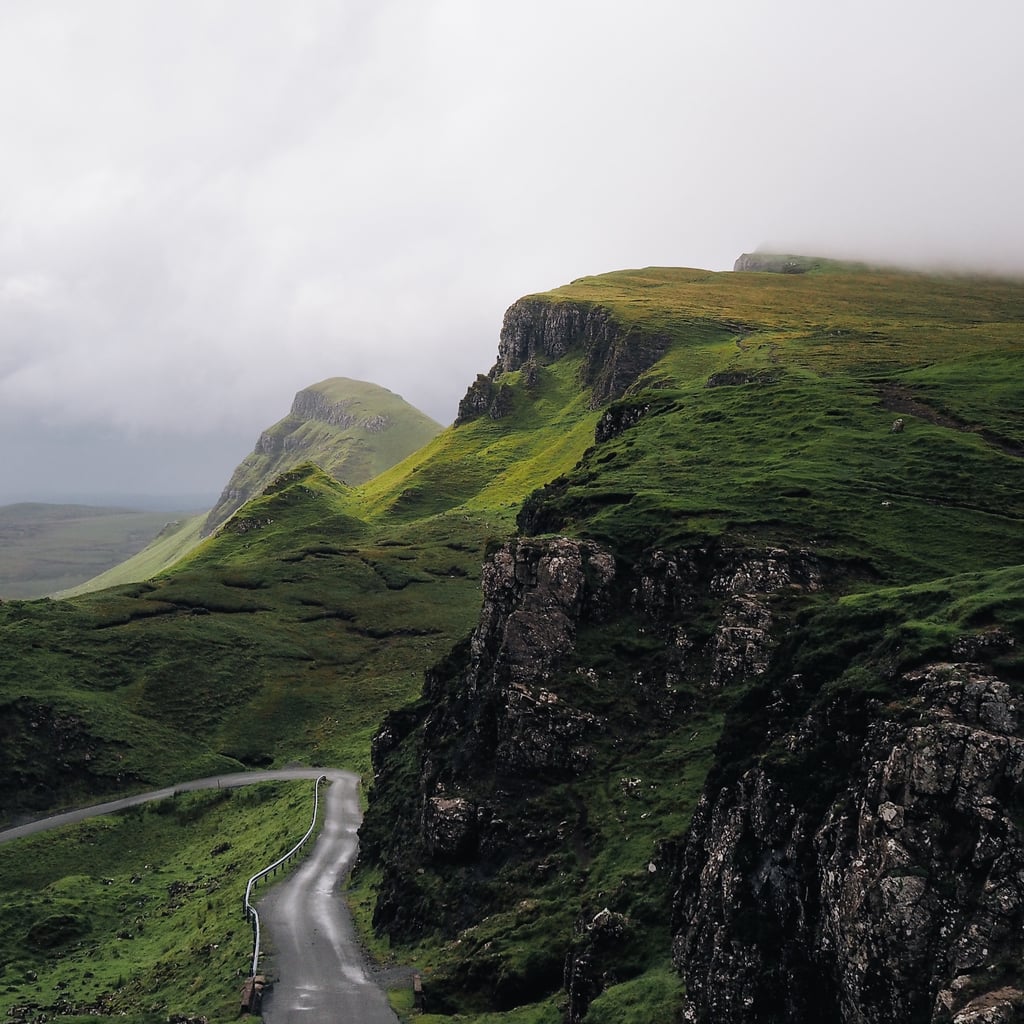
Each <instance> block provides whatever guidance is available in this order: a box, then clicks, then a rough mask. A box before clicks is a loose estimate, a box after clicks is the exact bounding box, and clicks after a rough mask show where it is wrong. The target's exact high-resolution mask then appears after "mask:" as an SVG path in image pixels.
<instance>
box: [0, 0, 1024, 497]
mask: <svg viewBox="0 0 1024 1024" xmlns="http://www.w3.org/2000/svg"><path fill="white" fill-rule="evenodd" d="M1022 20H1024V14H1022V13H1021V11H1020V10H1019V8H1018V6H1017V5H1015V4H1013V3H1011V2H1009V0H1005V2H1001V0H982V2H980V3H977V4H974V5H971V6H970V7H966V6H964V5H961V4H952V3H949V2H931V3H925V2H923V0H907V2H905V3H901V4H898V5H892V4H883V3H880V2H878V0H864V2H861V3H859V4H857V5H846V4H843V5H839V6H835V5H833V6H832V7H828V6H822V5H820V4H815V3H811V2H810V0H779V2H778V3H775V4H772V5H766V4H763V3H755V2H753V0H732V2H731V3H727V4H719V5H703V6H694V5H688V4H679V3H678V2H676V0H672V2H668V0H639V2H638V3H636V4H634V5H633V6H631V7H630V8H628V10H627V9H626V8H623V7H622V5H621V4H617V3H610V2H597V0H592V2H587V3H584V2H583V0H547V2H545V3H541V2H539V0H521V2H518V3H515V4H512V3H506V2H504V0H500V2H495V3H490V4H479V3H475V2H471V0H423V2H417V3H412V2H407V0H385V2H381V0H375V2H370V0H363V2H357V3H351V4H344V5H342V4H337V3H334V2H331V0H294V2H292V3H289V4H278V3H274V2H271V0H216V2H212V0H179V2H177V3H174V4H160V3H156V2H155V0H142V2H139V3H133V4H124V3H120V2H116V0H91V2H90V3H89V4H81V3H79V2H77V0H51V2H49V3H47V4H36V3H32V2H28V0H10V2H9V3H7V4H5V5H3V7H0V131H2V137H3V138H4V140H5V158H4V160H3V161H2V162H0V426H2V425H3V424H4V423H7V424H8V425H10V424H11V423H13V422H17V423H18V424H21V425H22V429H24V425H25V424H26V423H31V422H38V423H39V424H50V425H51V426H53V427H54V428H61V429H64V428H68V429H73V428H74V427H75V426H76V425H79V426H82V427H83V428H84V426H86V425H88V426H89V428H90V429H93V428H95V429H102V430H108V429H109V430H113V431H115V432H121V434H122V435H125V436H127V435H131V434H133V433H134V434H135V435H139V436H141V435H144V434H153V435H154V436H156V435H159V436H161V437H162V438H164V440H165V444H167V445H170V444H172V443H177V442H175V441H174V439H175V438H177V439H179V441H180V446H181V450H184V448H185V447H187V446H189V445H195V444H196V443H197V440H198V439H202V438H206V439H208V438H210V437H212V436H214V435H216V434H218V433H220V434H221V435H226V434H230V435H231V436H233V437H238V436H243V435H244V436H249V437H252V438H253V439H255V436H256V434H257V433H258V432H259V430H260V429H261V428H262V427H264V426H266V425H267V424H268V423H269V422H272V421H273V420H274V419H276V418H277V417H278V416H279V415H282V414H283V412H284V411H285V410H286V409H287V406H288V403H289V402H290V400H291V396H292V394H293V393H294V392H295V391H296V390H298V389H299V388H301V387H304V386H306V385H307V384H309V383H312V382H314V381H316V380H319V379H322V378H324V377H327V376H332V375H346V376H355V377H364V378H367V379H371V380H374V381H376V382H378V383H381V384H383V385H385V386H387V387H389V388H392V390H395V391H398V392H399V393H401V394H403V395H404V396H405V397H406V398H407V399H409V400H410V401H412V402H413V403H414V404H417V405H419V406H420V407H422V408H424V409H425V411H427V412H429V413H431V414H432V415H434V416H435V417H436V418H438V419H441V420H443V421H450V420H451V418H452V417H453V416H454V413H455V408H456V405H457V402H458V399H459V397H460V396H461V394H462V392H463V391H464V389H465V386H466V384H467V383H468V381H469V380H471V379H472V377H473V376H474V374H475V373H476V372H478V371H480V370H482V369H486V368H487V367H488V366H489V365H490V363H491V361H492V360H493V356H494V352H495V349H496V342H497V330H498V327H499V325H500V320H501V315H502V312H503V310H504V307H505V306H506V305H508V304H509V303H510V302H512V301H513V300H514V299H515V298H516V297H518V296H519V295H520V294H523V293H525V292H530V291H535V290H540V289H544V288H548V287H553V286H555V285H558V284H561V283H564V282H565V281H568V280H571V279H572V278H575V277H579V276H581V275H583V274H589V273H600V272H602V271H606V270H612V269H618V268H621V267H625V266H643V265H649V264H680V265H691V266H705V267H708V268H710V269H728V268H729V267H731V265H732V260H733V259H734V258H735V257H736V256H737V255H738V254H739V253H740V252H741V251H744V250H749V249H751V248H754V247H755V246H757V245H758V244H760V243H764V244H769V245H780V246H782V247H785V248H788V249H794V250H800V249H802V250H805V251H807V250H811V249H814V250H817V251H820V252H826V253H834V254H848V255H853V256H863V257H872V258H880V259H890V260H894V261H912V262H924V263H938V264H958V265H960V264H963V265H968V266H976V267H984V268H996V269H1002V270H1009V271H1014V272H1018V273H1024V253H1022V249H1021V245H1020V240H1019V230H1018V225H1019V224H1020V223H1021V222H1022V220H1024V217H1022V214H1024V208H1022V205H1024V201H1022V199H1021V198H1020V189H1019V181H1020V180H1021V177H1022V171H1024V138H1022V136H1021V134H1020V133H1019V132H1018V131H1016V128H1015V123H1016V110H1015V107H1016V101H1017V97H1019V96H1020V94H1021V92H1022V86H1024V80H1022V79H1024V71H1022V66H1021V64H1020V61H1019V60H1018V56H1017V53H1016V52H1015V51H1016V47H1017V40H1018V39H1019V38H1020V30H1021V28H1022V27H1024V26H1022ZM26 443H28V442H26ZM241 454H244V451H243V452H240V453H239V456H238V457H240V456H241ZM232 458H234V456H232ZM186 461H187V460H186ZM197 461H198V460H197ZM29 462H31V460H29ZM55 468H56V469H57V470H58V471H59V467H55ZM197 468H198V467H197ZM230 469H231V464H230V463H228V464H225V465H223V466H221V467H219V468H217V467H210V469H209V470H208V472H209V475H210V476H211V478H212V477H213V476H215V475H216V474H218V473H219V474H220V475H221V476H222V477H226V475H227V474H228V473H229V472H230ZM26 479H27V478H26Z"/></svg>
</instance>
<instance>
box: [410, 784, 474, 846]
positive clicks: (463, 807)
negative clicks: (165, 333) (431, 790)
mask: <svg viewBox="0 0 1024 1024" xmlns="http://www.w3.org/2000/svg"><path fill="white" fill-rule="evenodd" d="M421 834H422V836H423V845H424V847H425V849H426V850H427V852H428V853H429V854H430V856H432V857H441V858H445V859H449V860H456V859H461V858H463V857H466V856H468V855H470V854H472V853H474V852H475V850H476V808H475V807H474V806H473V805H472V804H471V803H470V802H469V801H468V800H463V799H461V798H460V797H443V796H432V797H430V798H429V799H428V800H427V801H426V803H425V804H424V807H423V823H422V825H421Z"/></svg>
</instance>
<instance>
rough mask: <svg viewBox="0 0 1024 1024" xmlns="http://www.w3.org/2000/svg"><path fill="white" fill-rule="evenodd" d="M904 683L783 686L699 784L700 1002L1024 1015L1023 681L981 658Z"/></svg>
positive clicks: (695, 1014) (802, 1013)
mask: <svg viewBox="0 0 1024 1024" xmlns="http://www.w3.org/2000/svg"><path fill="white" fill-rule="evenodd" d="M800 685H801V684H800V682H799V681H794V682H793V683H792V686H793V687H795V688H799V687H800ZM898 691H899V694H900V697H899V700H898V701H894V702H891V703H890V705H889V706H881V705H880V702H878V701H875V702H871V701H870V700H869V701H867V702H862V703H860V704H859V705H858V704H857V703H856V702H854V703H850V702H849V701H848V700H847V701H844V700H841V699H839V698H835V699H831V700H827V701H823V702H821V703H820V704H819V705H818V706H817V707H816V708H814V709H813V710H812V711H810V712H808V713H807V714H805V715H803V716H801V717H799V718H797V719H796V720H789V721H787V710H791V708H788V707H787V703H788V702H787V699H786V697H785V696H784V695H781V694H780V696H779V699H778V702H777V705H776V707H775V708H774V709H773V711H772V713H771V714H770V716H769V721H768V724H767V729H766V737H771V736H772V734H773V733H774V739H771V742H770V746H769V747H768V751H767V753H766V754H765V756H764V757H763V759H762V760H761V763H759V764H757V765H755V766H754V767H751V768H750V769H749V770H748V771H746V772H745V773H744V774H743V775H742V777H740V778H739V779H737V780H735V781H733V782H731V783H729V784H728V785H725V786H723V787H721V788H720V789H718V790H717V791H714V790H712V791H710V792H709V793H707V794H706V795H705V798H704V799H703V800H702V803H701V806H700V809H699V810H698V813H697V815H696V816H695V819H694V824H693V829H692V833H691V835H690V838H689V842H688V844H687V846H686V850H685V854H684V858H683V864H682V867H681V870H680V872H679V876H678V896H677V901H676V907H675V915H676V920H677V934H676V939H675V957H676V962H677V965H678V967H679V969H680V971H681V972H682V974H683V976H684V979H685V981H686V984H687V991H688V994H689V997H690V999H691V1008H690V1014H691V1019H694V1020H700V1021H725V1022H730V1021H733V1022H737V1024H738V1022H740V1021H742V1022H745V1024H746V1022H756V1021H794V1022H796V1021H806V1020H810V1019H827V1020H835V1021H842V1022H851V1024H852V1022H857V1024H861V1022H863V1024H874V1022H878V1024H881V1022H883V1021H931V1022H934V1024H939V1022H944V1024H948V1022H955V1024H967V1022H968V1021H972V1022H974V1021H986V1022H993V1024H994V1022H1001V1021H1010V1020H1018V1019H1021V1017H1020V1015H1021V1014H1022V1012H1024V992H1022V991H1021V990H1020V988H1019V985H1020V978H1021V973H1022V972H1021V969H1020V955H1021V951H1022V945H1024V940H1022V926H1024V843H1022V837H1021V832H1020V828H1019V821H1020V795H1019V794H1020V792H1021V790H1020V786H1021V782H1022V778H1024V733H1022V729H1021V717H1020V713H1019V698H1017V697H1016V696H1015V694H1014V691H1013V689H1012V688H1011V686H1010V685H1009V684H1008V683H1007V682H1006V681H1005V680H1002V679H999V678H998V677H996V676H995V675H993V674H992V673H991V672H990V671H988V670H986V669H985V668H984V667H982V666H981V665H978V664H971V663H948V664H932V665H929V666H927V667H924V668H922V669H920V670H916V671H914V672H910V673H906V674H905V675H904V676H902V677H901V678H900V680H899V681H898ZM823 745H825V746H826V747H830V748H831V754H830V756H827V757H824V758H816V757H808V756H807V752H808V751H811V750H816V751H820V750H821V749H822V746H823ZM805 773H813V774H810V775H807V774H805Z"/></svg>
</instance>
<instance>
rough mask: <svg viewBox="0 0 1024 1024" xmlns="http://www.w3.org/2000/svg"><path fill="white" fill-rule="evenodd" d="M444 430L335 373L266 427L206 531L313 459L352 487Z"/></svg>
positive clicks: (377, 390) (380, 391)
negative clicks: (297, 467) (279, 418)
mask: <svg viewBox="0 0 1024 1024" xmlns="http://www.w3.org/2000/svg"><path fill="white" fill-rule="evenodd" d="M440 430H441V425H440V424H439V423H435V422H434V421H433V420H432V419H431V418H430V417H429V416H427V415H425V414H424V413H421V412H420V411H419V410H418V409H415V408H413V407H412V406H411V405H409V403H408V402H406V401H404V400H403V399H402V398H400V397H399V396H398V395H395V394H393V393H392V392H390V391H388V390H387V389H386V388H382V387H379V386H378V385H376V384H367V383H365V382H363V381H357V380H350V379H348V378H347V377H331V378H330V379H328V380H323V381H320V383H319V384H313V385H311V386H310V387H308V388H303V390H302V391H300V392H299V393H298V394H297V395H296V396H295V400H294V401H293V402H292V407H291V411H290V412H289V413H288V415H287V416H286V417H285V418H284V419H283V420H280V421H279V422H278V423H275V424H274V426H272V427H270V428H269V429H268V430H264V431H263V433H262V434H260V436H259V440H258V441H257V442H256V447H255V449H254V450H253V452H252V453H251V454H250V455H249V456H247V457H246V458H245V459H243V460H242V462H241V464H240V465H239V466H238V467H237V468H236V469H235V471H234V473H232V475H231V479H230V480H229V481H228V483H227V485H226V486H225V488H224V491H223V493H222V494H221V496H220V498H218V499H217V504H216V505H214V507H213V508H212V509H211V510H210V513H209V515H208V516H207V517H206V522H205V523H204V525H203V530H202V534H203V536H204V537H206V536H209V535H210V534H211V533H213V531H214V530H215V529H216V528H217V527H218V526H220V524H221V523H223V522H224V520H225V519H227V518H228V516H230V515H231V513H232V512H234V511H235V510H236V509H238V508H240V507H241V506H242V505H244V504H245V503H246V502H247V501H248V500H249V499H250V498H252V497H254V496H255V495H257V494H259V493H260V491H262V490H263V489H264V488H265V487H267V486H268V485H269V484H270V483H272V482H273V481H274V480H275V479H276V478H277V477H279V476H280V475H281V474H282V473H285V472H287V471H288V470H290V469H294V468H295V467H296V466H297V465H300V464H301V463H303V462H313V463H316V465H318V466H319V467H320V468H321V469H323V470H324V471H325V472H326V473H329V474H330V475H331V476H333V477H334V478H335V479H336V480H340V481H342V482H344V483H346V484H349V485H355V484H361V483H365V482H366V481H367V480H369V479H370V478H371V477H375V476H377V474H378V473H381V472H383V471H384V470H385V469H388V468H389V467H391V466H393V465H394V464H395V463H396V462H401V460H402V459H404V458H405V457H406V456H407V455H411V454H412V453H413V452H414V451H416V450H417V449H419V448H422V447H423V445H425V444H426V443H427V442H428V441H429V440H430V439H431V438H432V437H435V436H436V435H437V434H438V433H439V432H440Z"/></svg>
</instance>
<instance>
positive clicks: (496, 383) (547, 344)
mask: <svg viewBox="0 0 1024 1024" xmlns="http://www.w3.org/2000/svg"><path fill="white" fill-rule="evenodd" d="M668 347H669V338H668V337H667V336H665V335H662V334H658V333H656V332H652V331H647V330H643V329H641V328H639V327H637V326H636V325H630V326H628V327H624V326H623V325H622V324H620V323H619V322H618V320H616V319H615V317H614V316H613V314H612V313H611V311H610V310H608V309H605V308H603V307H601V306H594V305H587V304H583V303H575V302H553V301H549V300H547V299H541V298H525V299H520V300H519V301H518V302H515V303H513V304H512V305H511V306H510V307H509V308H508V310H507V311H506V312H505V318H504V321H503V323H502V327H501V334H500V337H499V342H498V360H497V362H496V363H495V364H494V366H493V367H492V368H491V370H490V372H489V373H488V374H486V375H484V374H480V375H478V377H477V379H476V381H474V383H473V384H471V385H470V387H469V390H468V391H467V393H466V396H465V398H463V400H462V402H461V403H460V405H459V415H458V418H457V419H456V421H455V423H456V426H458V425H459V424H460V423H466V422H468V421H470V420H472V419H476V418H477V417H479V416H482V415H485V414H486V415H489V416H491V417H492V418H494V419H498V418H500V417H501V416H502V415H506V414H507V412H508V411H509V408H510V406H511V402H510V396H509V395H506V394H504V391H503V387H502V385H501V383H500V378H501V377H502V376H503V375H504V374H508V373H514V372H516V371H522V373H523V378H524V384H525V385H526V386H527V387H532V386H535V385H536V382H537V375H538V367H540V366H544V365H546V364H548V363H551V362H553V361H555V360H557V359H561V358H562V357H563V356H566V355H568V354H569V353H572V352H577V353H579V354H581V355H582V356H583V366H582V369H581V371H580V374H581V380H580V383H581V384H583V385H585V386H587V387H589V388H590V389H591V398H590V404H591V408H594V409H598V408H600V407H601V406H603V405H607V404H608V403H609V402H611V401H612V400H613V399H616V398H619V397H620V396H621V395H622V394H623V393H624V392H625V391H626V389H627V388H628V387H629V386H630V385H631V384H633V383H634V382H635V381H636V380H637V378H638V377H639V376H640V374H642V373H643V372H644V371H645V370H647V369H649V368H650V367H651V366H653V365H654V364H655V363H656V362H657V361H658V360H659V359H660V358H661V357H662V356H663V355H664V354H665V352H666V351H667V350H668ZM496 403H497V404H496Z"/></svg>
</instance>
